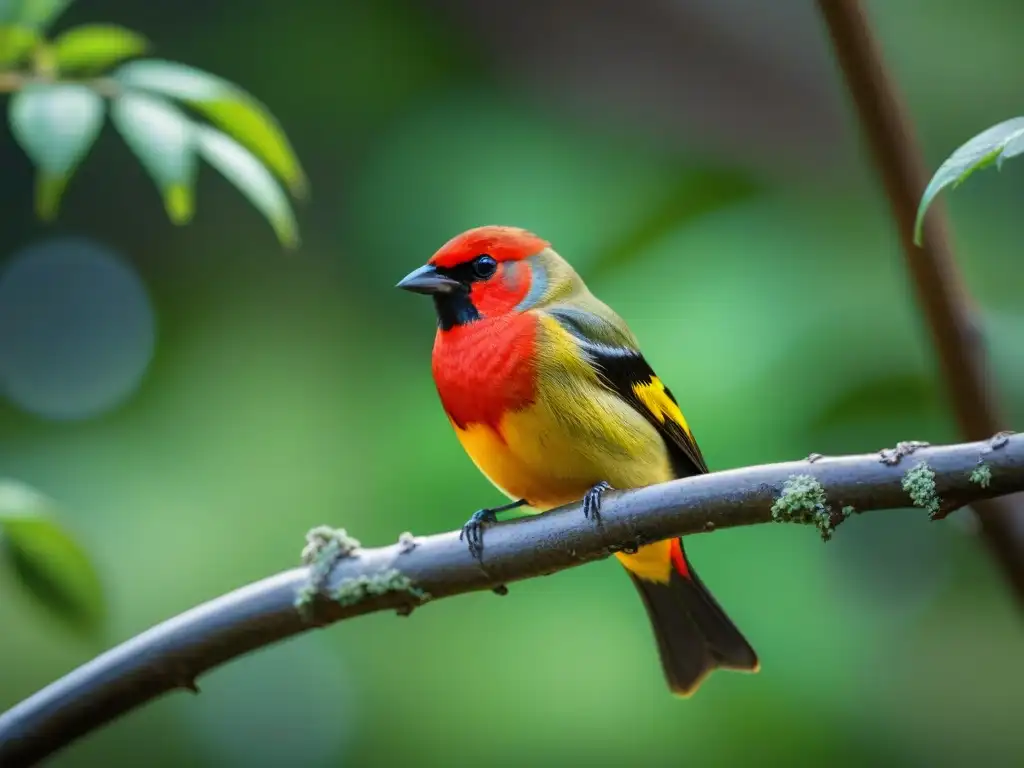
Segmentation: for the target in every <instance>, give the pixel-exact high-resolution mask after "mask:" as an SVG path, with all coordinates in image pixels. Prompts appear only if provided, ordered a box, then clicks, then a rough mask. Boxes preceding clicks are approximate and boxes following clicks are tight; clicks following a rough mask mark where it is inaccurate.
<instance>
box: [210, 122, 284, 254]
mask: <svg viewBox="0 0 1024 768" xmlns="http://www.w3.org/2000/svg"><path fill="white" fill-rule="evenodd" d="M196 139H197V144H198V147H199V153H200V154H201V155H202V156H203V157H204V158H205V159H206V161H207V162H208V163H210V165H212V166H213V167H214V168H216V169H217V170H218V171H220V173H221V174H222V175H223V176H224V178H226V179H227V180H228V181H230V182H231V183H232V184H234V185H235V186H236V187H237V188H238V190H239V191H240V192H241V193H242V194H243V195H245V196H246V197H247V198H248V199H249V202H251V203H252V204H253V205H254V206H255V207H256V209H257V210H258V211H259V212H260V213H262V214H263V215H264V216H265V217H266V219H267V221H269V222H270V225H271V226H272V227H273V228H274V232H276V233H277V237H278V239H279V240H280V241H281V242H282V243H283V244H284V245H285V247H287V248H295V247H296V246H298V244H299V234H298V227H297V226H296V224H295V214H294V213H293V212H292V208H291V206H290V205H289V204H288V198H287V196H286V195H285V193H284V190H282V189H281V187H280V185H279V184H278V183H277V181H276V180H275V179H274V177H273V176H272V175H271V174H270V172H269V171H268V170H267V169H266V168H265V167H264V166H263V164H262V163H261V162H260V161H259V160H258V159H257V158H256V157H255V156H254V155H253V154H252V153H251V152H249V150H247V149H246V148H245V147H243V146H242V145H241V144H239V143H238V142H237V141H235V140H234V139H232V138H231V137H230V136H227V135H225V134H223V133H221V132H220V131H217V130H214V129H213V128H207V127H206V126H202V125H197V126H196Z"/></svg>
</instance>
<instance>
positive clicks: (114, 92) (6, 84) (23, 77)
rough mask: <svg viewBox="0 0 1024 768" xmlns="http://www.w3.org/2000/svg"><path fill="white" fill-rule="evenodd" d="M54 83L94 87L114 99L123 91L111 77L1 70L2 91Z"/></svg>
mask: <svg viewBox="0 0 1024 768" xmlns="http://www.w3.org/2000/svg"><path fill="white" fill-rule="evenodd" d="M54 83H74V84H77V85H84V86H86V87H88V88H92V89H93V90H94V91H96V93H98V94H100V95H101V96H105V97H106V98H108V99H112V98H114V97H115V96H118V95H119V94H120V93H121V92H122V90H123V89H122V88H121V86H120V85H119V84H118V83H117V82H116V81H115V80H113V79H111V78H109V77H93V78H84V79H76V78H53V77H46V76H43V75H39V74H33V73H31V72H22V71H7V72H0V93H16V92H17V91H20V90H22V89H23V88H26V87H28V86H30V85H52V84H54Z"/></svg>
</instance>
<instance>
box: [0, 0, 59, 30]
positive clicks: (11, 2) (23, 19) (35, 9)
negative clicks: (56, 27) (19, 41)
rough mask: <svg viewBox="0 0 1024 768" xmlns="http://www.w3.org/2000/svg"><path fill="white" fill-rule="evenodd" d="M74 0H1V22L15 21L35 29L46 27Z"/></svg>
mask: <svg viewBox="0 0 1024 768" xmlns="http://www.w3.org/2000/svg"><path fill="white" fill-rule="evenodd" d="M71 2H72V0H0V22H15V23H17V24H20V25H21V26H25V27H31V28H32V29H35V30H43V29H46V28H47V27H48V26H49V25H50V24H52V23H53V22H54V21H56V20H57V17H58V16H60V15H61V14H62V13H63V12H64V10H65V9H66V8H67V7H68V6H69V5H71Z"/></svg>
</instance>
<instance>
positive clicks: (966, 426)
mask: <svg viewBox="0 0 1024 768" xmlns="http://www.w3.org/2000/svg"><path fill="white" fill-rule="evenodd" d="M818 8H819V10H820V12H821V15H822V17H823V18H824V21H825V24H826V26H827V27H828V32H829V35H830V37H831V38H832V43H833V46H834V48H835V53H836V58H837V59H838V61H839V65H840V68H841V69H842V72H843V76H844V78H845V80H846V84H847V86H848V88H849V89H850V94H851V96H852V97H853V101H854V104H855V106H856V109H857V115H858V118H859V120H860V124H861V129H862V130H863V132H864V137H865V139H866V140H867V143H868V146H869V148H870V150H871V153H872V156H873V159H874V161H875V164H876V165H877V166H878V170H879V172H880V173H881V175H882V181H883V182H884V184H885V191H886V195H887V196H888V198H889V206H890V208H891V210H892V215H893V218H894V219H895V222H896V228H897V230H898V232H899V237H900V243H901V245H902V247H903V255H904V257H905V260H906V264H907V269H908V271H909V272H910V276H911V278H912V279H913V282H914V286H915V289H916V292H917V298H918V301H919V302H920V303H921V308H922V309H923V311H924V315H925V318H926V319H927V322H928V326H929V328H930V330H931V336H932V341H933V343H934V345H935V350H936V352H937V353H938V358H939V365H940V368H941V370H942V377H943V380H944V381H945V384H946V387H947V388H948V394H949V397H950V400H951V402H952V406H953V411H954V414H955V416H956V420H957V423H958V426H959V429H960V434H961V436H962V437H963V438H964V439H966V440H979V439H981V438H983V437H984V436H985V435H991V434H993V433H994V432H997V431H998V430H1000V429H1003V428H1004V427H1005V424H1004V422H1003V418H1002V416H1001V414H1000V413H999V406H998V403H997V400H996V397H995V395H994V394H993V392H992V387H991V380H990V375H989V364H988V360H987V355H986V352H985V347H984V338H983V337H982V334H981V333H980V331H979V330H978V328H977V326H976V324H975V321H974V313H973V308H972V306H971V304H970V301H969V298H968V293H967V289H966V287H965V285H964V282H963V278H962V277H961V276H960V273H959V271H958V270H957V266H956V260H955V259H954V257H953V249H952V246H951V245H950V237H949V231H948V227H947V223H946V220H945V217H944V212H943V209H942V208H941V206H932V209H931V210H930V211H929V213H928V215H927V216H926V218H925V221H924V247H922V248H917V247H916V246H915V245H914V219H915V217H916V215H917V205H918V202H920V199H921V194H922V193H923V192H924V189H925V186H926V185H927V183H928V174H927V173H926V172H925V166H924V160H923V158H922V154H921V150H920V148H919V147H918V145H917V141H916V140H915V138H914V131H913V126H912V124H911V121H910V119H909V118H908V117H907V115H906V112H905V110H904V108H903V105H902V104H901V103H900V98H899V96H898V94H897V90H896V86H895V84H894V82H893V80H892V78H890V76H889V74H888V72H887V71H886V68H885V64H884V62H883V60H882V55H881V52H880V50H879V46H878V44H877V42H876V41H875V39H874V36H873V35H872V32H871V25H870V23H869V21H868V19H867V17H866V15H865V13H864V10H863V8H862V7H861V4H860V3H859V2H858V0H818ZM974 510H975V512H976V513H977V516H978V521H979V523H980V528H981V533H982V536H983V537H984V539H985V541H986V543H987V544H988V546H989V548H990V550H991V552H992V554H993V556H994V557H995V559H996V561H997V562H998V563H999V565H1000V566H1001V567H1002V570H1003V573H1004V575H1005V576H1006V578H1007V579H1008V580H1009V583H1010V586H1011V587H1012V589H1013V590H1014V592H1015V594H1016V596H1017V599H1018V601H1020V602H1022V603H1024V499H1022V498H1021V497H1017V498H1005V499H998V500H991V501H986V502H984V503H981V504H977V505H974Z"/></svg>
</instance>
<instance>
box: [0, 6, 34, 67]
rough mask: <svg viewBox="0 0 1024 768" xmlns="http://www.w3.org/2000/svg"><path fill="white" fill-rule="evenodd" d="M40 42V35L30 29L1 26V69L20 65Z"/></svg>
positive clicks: (9, 25) (7, 25)
mask: <svg viewBox="0 0 1024 768" xmlns="http://www.w3.org/2000/svg"><path fill="white" fill-rule="evenodd" d="M0 2H2V0H0ZM39 40H40V38H39V34H38V33H37V32H36V31H35V30H32V29H29V28H28V27H21V26H17V25H15V24H0V67H4V68H10V67H14V66H16V65H17V64H20V63H21V62H22V60H24V59H25V57H26V56H28V54H29V52H30V51H31V50H32V49H33V48H34V47H35V46H36V44H37V43H38V42H39Z"/></svg>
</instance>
